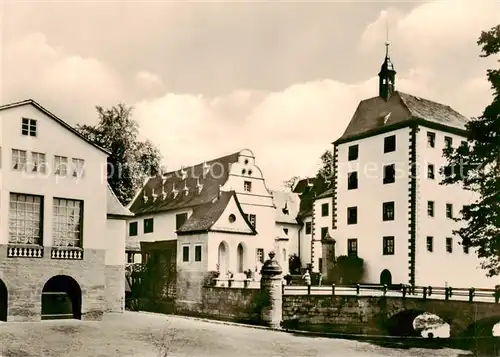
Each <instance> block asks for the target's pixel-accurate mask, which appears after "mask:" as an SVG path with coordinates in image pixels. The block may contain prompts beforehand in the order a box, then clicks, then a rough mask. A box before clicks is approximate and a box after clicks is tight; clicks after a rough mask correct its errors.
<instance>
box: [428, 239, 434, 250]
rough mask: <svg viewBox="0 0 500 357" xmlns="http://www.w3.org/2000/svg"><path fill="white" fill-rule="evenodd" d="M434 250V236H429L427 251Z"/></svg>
mask: <svg viewBox="0 0 500 357" xmlns="http://www.w3.org/2000/svg"><path fill="white" fill-rule="evenodd" d="M433 250H434V238H433V237H427V251H428V252H431V253H432V251H433Z"/></svg>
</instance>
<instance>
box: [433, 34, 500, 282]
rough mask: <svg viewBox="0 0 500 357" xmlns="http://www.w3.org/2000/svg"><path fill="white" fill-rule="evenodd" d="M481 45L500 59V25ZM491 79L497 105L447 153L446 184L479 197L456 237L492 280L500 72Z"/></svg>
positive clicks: (498, 253) (499, 268)
mask: <svg viewBox="0 0 500 357" xmlns="http://www.w3.org/2000/svg"><path fill="white" fill-rule="evenodd" d="M477 44H478V45H480V46H481V47H482V54H481V57H489V56H492V55H498V54H499V53H500V25H498V26H496V27H494V28H492V29H491V30H489V31H486V32H484V31H483V32H482V34H481V36H480V37H479V40H478V41H477ZM499 62H500V61H499ZM487 77H488V81H489V82H490V83H491V88H492V89H493V102H492V103H491V104H490V105H488V106H487V107H486V108H485V109H484V112H483V114H482V115H481V116H480V117H479V118H474V119H472V120H471V121H469V122H468V123H467V125H466V129H467V135H468V137H467V142H464V143H462V145H461V146H460V147H458V148H457V149H453V148H448V149H445V150H444V156H445V157H446V159H447V161H448V162H447V166H448V167H447V169H448V175H446V176H447V177H445V179H444V180H443V182H442V184H454V183H461V185H462V186H463V188H464V189H466V190H469V191H472V192H475V193H477V194H478V197H479V198H478V199H477V200H476V201H475V202H474V203H473V204H471V205H469V206H468V207H465V212H462V218H461V219H457V220H463V221H465V222H466V225H464V227H463V228H461V229H459V230H457V231H455V232H454V233H456V234H458V235H459V236H460V237H461V238H462V240H463V243H462V244H464V245H465V246H467V247H473V248H476V250H477V253H478V256H479V258H482V262H481V265H482V268H483V269H485V270H486V275H487V276H490V277H491V276H496V275H499V274H500V69H489V70H488V71H487Z"/></svg>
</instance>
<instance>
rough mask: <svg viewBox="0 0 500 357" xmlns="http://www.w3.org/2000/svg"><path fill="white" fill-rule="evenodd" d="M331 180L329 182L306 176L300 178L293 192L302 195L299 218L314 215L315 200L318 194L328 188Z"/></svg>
mask: <svg viewBox="0 0 500 357" xmlns="http://www.w3.org/2000/svg"><path fill="white" fill-rule="evenodd" d="M330 186H331V182H330V183H329V182H327V181H325V180H324V179H322V178H318V177H314V178H305V179H303V180H300V181H299V182H297V184H296V185H295V187H294V189H293V192H295V193H297V194H298V195H299V197H300V208H299V214H298V218H301V217H307V216H310V215H312V213H313V212H312V207H313V202H314V200H315V199H316V198H317V196H318V195H321V194H322V193H323V192H325V191H326V190H328V189H329V188H330Z"/></svg>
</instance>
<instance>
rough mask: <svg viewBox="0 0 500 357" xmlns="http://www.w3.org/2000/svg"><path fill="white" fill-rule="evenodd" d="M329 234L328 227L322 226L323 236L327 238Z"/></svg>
mask: <svg viewBox="0 0 500 357" xmlns="http://www.w3.org/2000/svg"><path fill="white" fill-rule="evenodd" d="M327 234H328V227H322V228H321V238H325V237H326V235H327Z"/></svg>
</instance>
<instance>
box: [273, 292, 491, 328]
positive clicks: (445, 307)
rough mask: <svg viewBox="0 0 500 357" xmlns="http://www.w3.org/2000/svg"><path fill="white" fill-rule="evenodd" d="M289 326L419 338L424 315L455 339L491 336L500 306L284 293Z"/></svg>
mask: <svg viewBox="0 0 500 357" xmlns="http://www.w3.org/2000/svg"><path fill="white" fill-rule="evenodd" d="M282 309H283V311H282V314H283V315H282V316H283V325H284V327H289V328H303V327H307V328H308V329H311V328H312V329H313V330H314V329H318V330H327V331H331V332H345V333H359V334H370V335H371V334H373V335H392V336H415V335H417V332H416V331H415V330H414V328H413V321H414V320H415V318H416V317H417V316H419V315H421V314H423V313H425V312H427V313H431V314H434V315H437V316H439V317H440V318H441V319H443V320H444V321H445V322H446V323H448V324H449V325H450V336H451V337H459V336H463V337H465V336H492V329H493V326H494V325H495V324H496V323H497V322H500V303H497V302H495V301H494V300H493V301H492V302H469V301H457V300H444V299H430V298H427V299H423V298H422V297H413V296H411V297H410V296H406V297H403V296H401V297H394V296H342V295H315V294H305V295H287V294H286V293H285V294H284V295H283V304H282Z"/></svg>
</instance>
